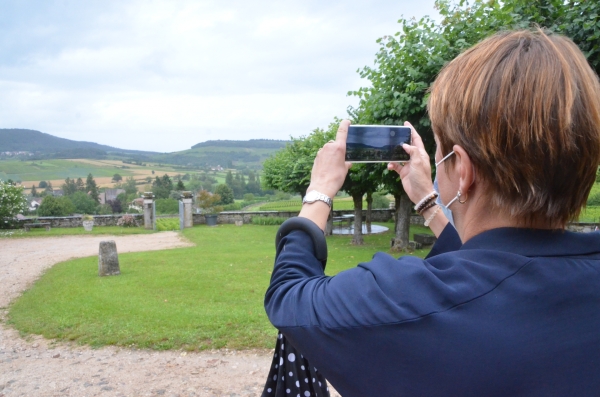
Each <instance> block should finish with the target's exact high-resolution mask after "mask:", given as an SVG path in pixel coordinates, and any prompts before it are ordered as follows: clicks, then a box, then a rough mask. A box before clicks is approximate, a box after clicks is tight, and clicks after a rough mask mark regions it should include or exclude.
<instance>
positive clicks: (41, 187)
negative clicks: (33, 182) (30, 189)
mask: <svg viewBox="0 0 600 397" xmlns="http://www.w3.org/2000/svg"><path fill="white" fill-rule="evenodd" d="M38 187H39V188H40V189H45V188H47V187H48V182H46V181H40V183H38Z"/></svg>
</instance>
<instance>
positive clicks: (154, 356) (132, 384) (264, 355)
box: [0, 232, 339, 397]
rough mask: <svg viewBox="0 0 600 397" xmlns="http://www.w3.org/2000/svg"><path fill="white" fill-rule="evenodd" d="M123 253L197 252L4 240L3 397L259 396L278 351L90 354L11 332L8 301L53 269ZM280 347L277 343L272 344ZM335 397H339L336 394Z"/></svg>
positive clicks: (145, 245) (155, 243) (171, 242)
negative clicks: (102, 252)
mask: <svg viewBox="0 0 600 397" xmlns="http://www.w3.org/2000/svg"><path fill="white" fill-rule="evenodd" d="M103 240H115V242H116V244H117V250H118V252H133V251H150V250H162V249H168V248H177V247H185V246H189V245H192V244H191V243H190V242H188V241H186V240H184V239H182V238H181V237H180V235H179V234H178V233H176V232H163V233H156V234H145V235H129V236H64V237H46V238H22V239H0V397H8V396H11V397H12V396H28V397H29V396H40V397H45V396H77V397H83V396H103V397H104V396H106V397H109V396H171V397H173V396H179V397H183V396H230V397H232V396H260V393H261V392H262V387H263V386H264V382H265V380H266V379H265V377H266V375H267V373H268V368H269V364H270V362H271V358H272V351H269V350H251V351H229V350H218V351H208V352H200V353H187V354H186V353H182V352H178V351H167V352H155V351H149V350H130V349H122V348H115V347H106V348H101V349H91V348H88V347H85V346H78V345H75V344H69V343H62V342H61V343H56V342H53V341H49V340H46V339H44V338H42V337H38V336H34V337H28V338H27V339H23V338H21V337H20V336H19V334H18V332H16V331H15V330H14V329H11V328H9V327H7V326H6V325H5V324H4V323H5V318H6V314H7V310H6V307H7V305H8V304H9V302H10V301H12V300H13V299H15V298H16V297H18V296H19V294H21V293H22V292H23V291H24V290H26V289H27V288H29V286H31V284H32V283H33V282H34V281H35V280H36V279H37V278H39V277H40V275H41V274H42V273H43V272H44V270H46V269H47V268H49V267H51V266H52V265H54V264H55V263H58V262H62V261H65V260H68V259H71V258H77V257H85V256H92V255H98V246H99V243H100V241H103ZM273 342H275V341H273ZM332 396H333V397H338V396H339V395H338V394H337V393H335V391H334V392H333V393H332Z"/></svg>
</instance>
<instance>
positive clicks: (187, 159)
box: [0, 128, 288, 169]
mask: <svg viewBox="0 0 600 397" xmlns="http://www.w3.org/2000/svg"><path fill="white" fill-rule="evenodd" d="M287 143H288V141H282V140H271V139H250V140H247V141H239V140H210V141H206V142H200V143H198V144H196V145H194V146H192V148H191V149H188V150H183V151H179V152H172V153H157V152H145V151H137V150H125V149H119V148H116V147H112V146H107V145H100V144H97V143H94V142H84V141H73V140H70V139H65V138H58V137H55V136H53V135H50V134H46V133H43V132H40V131H35V130H27V129H18V128H13V129H0V154H1V153H2V152H19V151H21V152H31V153H33V154H34V155H32V156H25V157H26V158H27V159H30V160H39V159H115V160H125V161H127V162H132V163H160V164H172V165H176V166H181V167H193V168H203V167H212V166H217V165H221V166H222V167H232V166H236V167H239V166H246V167H249V168H254V169H257V168H260V167H261V164H262V162H263V161H264V160H265V159H267V158H268V157H269V156H270V155H272V154H273V153H275V152H276V151H277V150H279V149H281V148H283V147H285V145H286V144H287ZM3 157H6V156H3Z"/></svg>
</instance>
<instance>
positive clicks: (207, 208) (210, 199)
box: [196, 190, 223, 214]
mask: <svg viewBox="0 0 600 397" xmlns="http://www.w3.org/2000/svg"><path fill="white" fill-rule="evenodd" d="M220 202H221V196H220V195H218V194H216V193H214V194H213V193H210V192H207V191H206V190H201V191H200V192H198V195H197V196H196V205H197V206H198V208H201V209H202V213H203V214H216V213H219V212H221V211H223V207H222V206H219V205H217V204H218V203H220Z"/></svg>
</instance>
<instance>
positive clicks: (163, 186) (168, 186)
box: [152, 174, 173, 199]
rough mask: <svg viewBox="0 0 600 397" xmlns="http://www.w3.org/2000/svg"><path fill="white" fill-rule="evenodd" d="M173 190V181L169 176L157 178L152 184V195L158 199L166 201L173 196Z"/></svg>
mask: <svg viewBox="0 0 600 397" xmlns="http://www.w3.org/2000/svg"><path fill="white" fill-rule="evenodd" d="M171 190H173V181H171V178H169V176H168V175H167V174H165V175H163V176H162V177H160V178H159V177H158V176H157V177H155V178H154V182H152V193H154V196H155V197H156V198H157V199H166V198H169V195H170V194H171Z"/></svg>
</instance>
